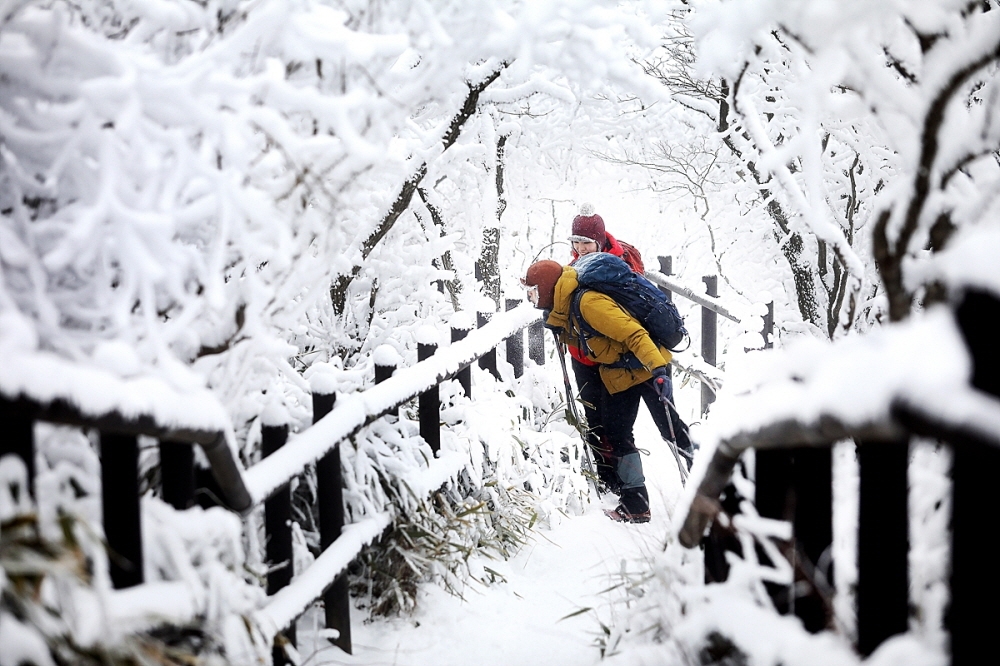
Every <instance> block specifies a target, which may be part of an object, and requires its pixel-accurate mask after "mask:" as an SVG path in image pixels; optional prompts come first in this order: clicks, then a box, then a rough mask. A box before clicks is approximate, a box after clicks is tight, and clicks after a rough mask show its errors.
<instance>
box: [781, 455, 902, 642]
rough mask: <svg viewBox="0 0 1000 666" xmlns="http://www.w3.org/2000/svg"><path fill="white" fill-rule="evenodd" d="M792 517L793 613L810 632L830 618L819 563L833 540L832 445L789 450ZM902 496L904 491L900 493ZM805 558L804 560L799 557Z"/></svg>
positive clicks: (826, 584) (824, 625)
mask: <svg viewBox="0 0 1000 666" xmlns="http://www.w3.org/2000/svg"><path fill="white" fill-rule="evenodd" d="M791 454H792V487H793V490H794V493H795V518H794V520H793V523H792V535H793V538H794V544H795V552H794V554H793V557H794V558H795V559H794V560H793V563H795V564H797V565H798V566H797V567H796V569H797V570H796V571H795V576H794V581H795V582H794V583H793V589H794V590H795V594H794V596H793V598H792V603H793V604H794V609H795V615H796V617H798V618H799V619H800V620H802V624H803V625H804V626H805V628H806V630H807V631H809V632H811V633H817V632H819V631H822V630H824V629H827V628H828V625H829V623H830V622H831V620H832V619H833V608H832V606H831V601H832V599H830V598H828V596H827V595H828V594H829V592H830V590H831V587H830V586H831V584H832V581H829V580H825V578H826V571H820V570H819V566H818V565H820V564H821V563H822V561H823V560H824V559H825V558H824V557H823V556H824V554H825V555H826V556H828V557H829V556H831V553H830V550H829V549H830V546H831V544H832V543H833V449H832V448H829V447H801V448H796V449H792V450H791ZM904 497H905V495H904ZM802 560H807V561H802Z"/></svg>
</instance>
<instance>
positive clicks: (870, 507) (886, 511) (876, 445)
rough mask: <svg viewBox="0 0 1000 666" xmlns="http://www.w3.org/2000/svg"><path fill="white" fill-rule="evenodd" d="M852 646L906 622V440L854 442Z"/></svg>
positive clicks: (878, 639) (871, 644)
mask: <svg viewBox="0 0 1000 666" xmlns="http://www.w3.org/2000/svg"><path fill="white" fill-rule="evenodd" d="M857 446H858V467H859V474H860V478H859V488H858V494H859V498H858V591H857V609H858V611H857V612H858V651H859V652H860V653H861V654H862V655H864V656H866V657H867V656H868V655H870V654H871V653H872V652H874V651H875V648H877V647H878V646H879V645H881V644H882V642H883V641H885V640H886V639H887V638H890V637H891V636H894V635H896V634H901V633H905V632H906V631H907V628H908V624H909V591H910V590H909V576H908V575H907V572H908V569H909V567H908V557H907V553H908V552H909V538H908V534H909V529H908V528H909V518H908V516H909V513H908V510H907V480H906V467H907V459H908V457H909V451H908V449H909V447H908V446H907V441H906V440H903V441H901V442H898V443H895V444H893V443H886V442H873V443H864V442H858V444H857Z"/></svg>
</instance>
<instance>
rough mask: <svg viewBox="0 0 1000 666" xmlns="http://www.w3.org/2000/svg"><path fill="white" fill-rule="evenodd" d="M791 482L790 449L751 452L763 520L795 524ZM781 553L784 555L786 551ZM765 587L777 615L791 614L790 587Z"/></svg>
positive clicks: (755, 496)
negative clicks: (768, 519) (752, 453)
mask: <svg viewBox="0 0 1000 666" xmlns="http://www.w3.org/2000/svg"><path fill="white" fill-rule="evenodd" d="M792 478H793V473H792V451H791V450H790V449H755V450H754V506H755V507H756V508H757V513H758V514H759V515H760V516H761V517H762V518H770V519H772V520H783V521H786V522H793V521H794V520H795V515H794V509H793V507H794V505H795V499H794V497H793V496H792V492H793V490H792ZM782 551H784V552H787V547H786V548H782ZM764 587H765V588H766V589H767V592H768V594H769V595H770V596H771V602H772V603H773V604H774V608H775V610H777V611H778V613H780V614H782V615H786V614H787V613H789V612H791V611H792V609H793V608H794V603H793V601H792V594H793V588H792V586H789V585H781V584H778V583H771V582H765V583H764Z"/></svg>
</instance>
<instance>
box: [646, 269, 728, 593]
mask: <svg viewBox="0 0 1000 666" xmlns="http://www.w3.org/2000/svg"><path fill="white" fill-rule="evenodd" d="M656 259H657V261H658V262H659V264H660V272H661V273H663V274H664V275H673V274H674V258H673V257H671V256H669V255H667V256H666V257H657V258H656ZM656 287H657V289H659V290H660V291H661V292H663V295H664V296H666V297H667V300H668V301H670V302H671V303H673V301H674V292H672V291H670V290H669V289H667V288H666V287H661V286H660V285H656ZM673 374H674V367H673V366H672V365H670V364H669V363H668V364H667V376H668V377H672V376H673ZM723 580H725V579H723Z"/></svg>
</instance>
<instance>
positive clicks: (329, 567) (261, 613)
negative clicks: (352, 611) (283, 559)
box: [253, 511, 392, 634]
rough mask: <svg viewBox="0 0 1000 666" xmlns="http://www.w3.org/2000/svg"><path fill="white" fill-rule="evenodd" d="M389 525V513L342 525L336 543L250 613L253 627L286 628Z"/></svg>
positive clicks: (275, 629) (274, 631)
mask: <svg viewBox="0 0 1000 666" xmlns="http://www.w3.org/2000/svg"><path fill="white" fill-rule="evenodd" d="M391 523H392V511H384V512H382V513H378V514H375V515H374V516H369V517H367V518H364V519H363V520H360V521H358V522H356V523H351V524H350V525H345V526H344V529H343V532H341V534H340V536H339V537H337V540H336V541H334V542H333V543H331V544H330V545H329V546H328V547H327V549H326V550H324V551H323V552H322V553H321V554H320V556H319V557H317V558H316V560H315V561H314V562H313V563H312V564H310V565H309V567H308V568H306V570H305V571H303V572H302V573H301V574H299V575H298V576H296V577H295V578H293V579H292V582H291V583H289V584H288V585H286V586H285V587H283V588H281V589H280V590H278V591H277V592H275V593H274V594H273V595H271V596H270V597H268V602H267V605H266V606H264V607H263V608H261V609H259V610H257V611H256V612H255V613H254V614H253V619H254V620H255V622H256V624H257V626H259V627H261V628H262V629H265V628H266V629H267V630H269V631H270V633H271V634H276V633H278V632H279V631H281V630H282V629H284V628H286V627H288V626H290V625H291V624H292V622H294V621H295V620H296V619H297V618H298V617H299V616H300V615H302V613H304V612H305V611H306V610H307V609H308V608H309V606H310V605H311V604H312V603H313V602H314V601H315V600H316V598H317V597H319V596H320V595H322V594H323V592H324V590H326V589H327V588H328V587H330V585H332V584H333V581H334V579H335V578H336V577H337V576H338V575H339V574H340V572H341V571H343V570H344V569H346V568H347V566H348V565H349V564H350V563H351V562H352V561H353V560H354V558H356V557H357V556H358V553H360V552H361V549H362V548H364V547H365V546H367V545H368V544H370V543H371V542H372V541H374V540H375V539H377V538H378V537H379V535H380V534H382V532H383V531H384V530H385V528H386V527H388V526H389V525H390V524H391Z"/></svg>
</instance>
